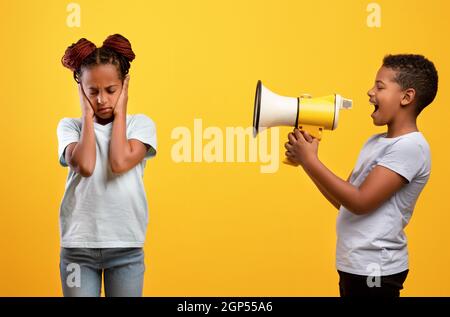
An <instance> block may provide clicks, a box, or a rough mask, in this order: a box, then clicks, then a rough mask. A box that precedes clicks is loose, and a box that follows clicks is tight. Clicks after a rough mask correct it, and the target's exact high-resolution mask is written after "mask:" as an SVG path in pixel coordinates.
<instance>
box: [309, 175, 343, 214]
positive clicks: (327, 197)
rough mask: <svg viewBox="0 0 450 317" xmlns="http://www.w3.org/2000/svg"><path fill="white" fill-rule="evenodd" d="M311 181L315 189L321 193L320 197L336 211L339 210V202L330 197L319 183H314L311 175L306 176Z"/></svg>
mask: <svg viewBox="0 0 450 317" xmlns="http://www.w3.org/2000/svg"><path fill="white" fill-rule="evenodd" d="M308 176H309V177H310V178H311V180H312V181H313V183H314V184H315V185H316V187H317V189H318V190H319V191H320V192H321V193H322V195H323V196H324V197H325V198H326V199H327V200H328V201H329V202H330V203H331V204H332V205H333V206H334V207H336V209H337V210H339V208H341V204H339V202H338V201H337V200H336V199H335V198H334V197H332V196H331V195H330V193H328V192H327V191H326V190H325V189H324V188H323V187H322V185H320V183H319V182H318V181H316V180H315V179H314V178H313V177H312V176H311V175H308Z"/></svg>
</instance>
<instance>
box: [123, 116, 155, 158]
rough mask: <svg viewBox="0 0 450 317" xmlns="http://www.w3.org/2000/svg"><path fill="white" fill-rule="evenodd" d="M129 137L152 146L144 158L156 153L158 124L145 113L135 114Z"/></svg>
mask: <svg viewBox="0 0 450 317" xmlns="http://www.w3.org/2000/svg"><path fill="white" fill-rule="evenodd" d="M128 139H136V140H139V141H141V142H142V143H144V144H147V145H149V146H150V148H149V149H148V151H147V154H146V155H145V157H144V159H149V158H151V157H153V156H155V155H156V143H157V142H156V126H155V123H154V122H153V120H152V119H150V118H149V117H147V116H146V115H144V114H136V115H135V116H134V122H133V126H132V127H131V129H130V132H129V135H128Z"/></svg>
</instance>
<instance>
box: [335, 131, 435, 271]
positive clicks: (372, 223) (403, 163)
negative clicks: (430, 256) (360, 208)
mask: <svg viewBox="0 0 450 317" xmlns="http://www.w3.org/2000/svg"><path fill="white" fill-rule="evenodd" d="M377 165H380V166H384V167H386V168H388V169H390V170H392V171H394V172H395V173H397V174H399V175H400V176H402V177H404V178H405V179H406V180H407V181H408V183H407V184H406V185H404V186H403V187H402V188H401V189H400V190H399V191H398V192H396V193H395V194H394V195H392V196H391V197H390V198H389V199H388V200H387V201H386V202H384V203H383V204H382V205H381V206H380V207H379V208H377V209H376V210H374V211H372V212H370V213H368V214H364V215H356V214H354V213H352V212H350V211H349V210H348V209H347V208H345V206H341V208H340V210H339V215H338V218H337V225H336V226H337V228H336V229H337V247H336V267H337V269H338V270H340V271H343V272H347V273H352V274H358V275H366V276H369V275H370V276H373V275H380V276H385V275H391V274H396V273H400V272H402V271H405V270H407V269H408V248H407V240H406V235H405V232H404V230H403V229H404V228H405V226H406V225H407V224H408V222H409V220H410V219H411V216H412V213H413V210H414V206H415V204H416V201H417V198H418V197H419V195H420V193H421V191H422V189H423V188H424V186H425V184H426V183H427V181H428V179H429V177H430V170H431V155H430V148H429V146H428V143H427V141H426V140H425V138H424V136H423V135H422V133H420V132H411V133H407V134H404V135H401V136H399V137H395V138H386V133H382V134H376V135H374V136H372V137H371V138H370V139H369V140H368V141H367V142H366V144H365V145H364V147H363V149H362V150H361V152H360V154H359V157H358V161H357V162H356V166H355V168H354V170H353V172H352V175H351V176H350V180H349V182H350V183H351V184H353V185H355V186H360V185H361V184H362V183H363V182H364V180H365V179H366V177H367V175H368V174H369V173H370V171H371V170H372V169H373V168H374V167H375V166H377Z"/></svg>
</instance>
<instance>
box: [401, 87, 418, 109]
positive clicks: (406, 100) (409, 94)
mask: <svg viewBox="0 0 450 317" xmlns="http://www.w3.org/2000/svg"><path fill="white" fill-rule="evenodd" d="M414 98H416V90H415V89H414V88H408V89H406V90H405V91H403V97H402V100H401V101H400V104H401V105H402V106H407V105H409V104H411V103H412V102H413V101H414Z"/></svg>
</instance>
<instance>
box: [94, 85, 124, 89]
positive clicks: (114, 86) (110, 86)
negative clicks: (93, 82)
mask: <svg viewBox="0 0 450 317" xmlns="http://www.w3.org/2000/svg"><path fill="white" fill-rule="evenodd" d="M116 86H119V85H111V86H108V87H106V89H108V88H113V87H116ZM89 89H97V87H94V86H89Z"/></svg>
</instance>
